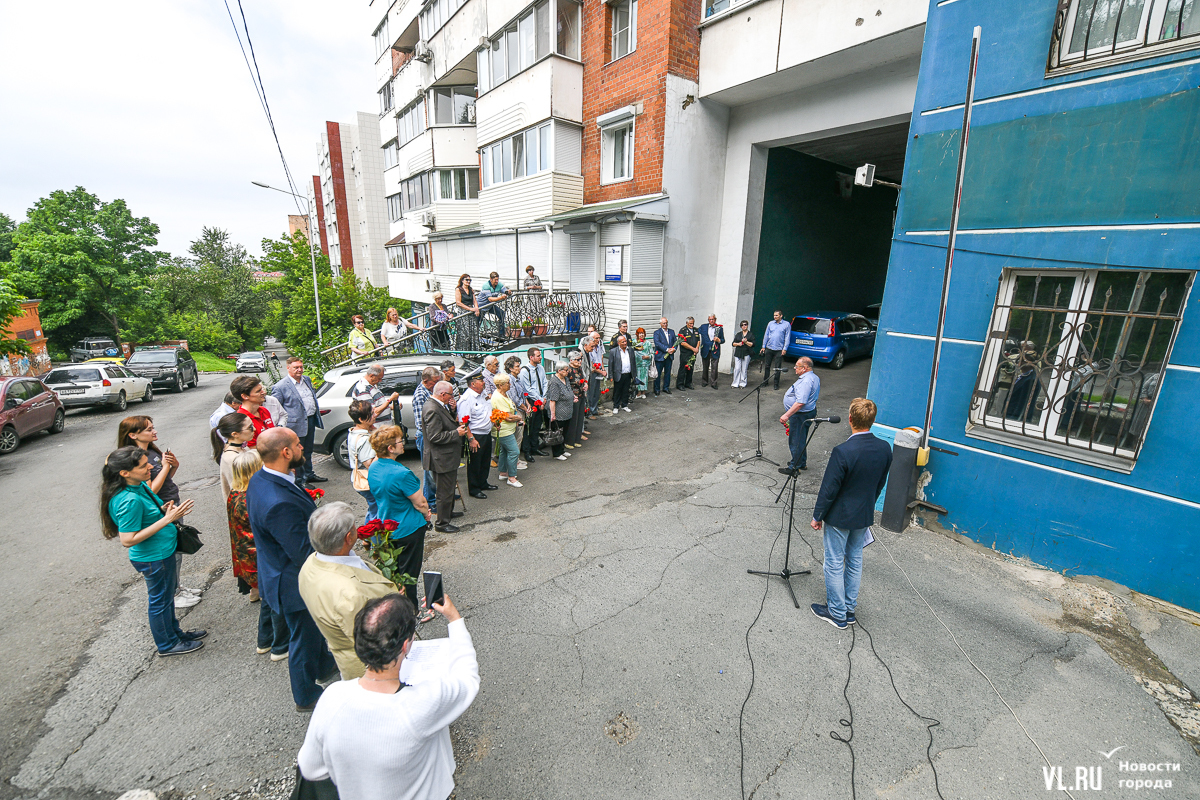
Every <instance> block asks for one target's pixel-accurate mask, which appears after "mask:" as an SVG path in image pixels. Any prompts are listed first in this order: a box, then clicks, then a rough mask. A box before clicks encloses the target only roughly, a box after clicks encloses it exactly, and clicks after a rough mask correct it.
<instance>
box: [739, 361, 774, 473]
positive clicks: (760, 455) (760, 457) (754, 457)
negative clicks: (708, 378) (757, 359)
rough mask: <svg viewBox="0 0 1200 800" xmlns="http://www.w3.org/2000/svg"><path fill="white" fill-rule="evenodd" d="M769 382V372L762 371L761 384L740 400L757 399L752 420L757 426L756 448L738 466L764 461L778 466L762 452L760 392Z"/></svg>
mask: <svg viewBox="0 0 1200 800" xmlns="http://www.w3.org/2000/svg"><path fill="white" fill-rule="evenodd" d="M770 380H771V373H770V371H768V370H765V369H764V370H763V382H762V383H760V384H759V385H758V386H755V387H754V389H753V390H752V391H750V392H749V393H748V394H747V395H746V397H743V398H742V400H745V399H746V398H748V397H750V395H755V396H756V397H757V399H756V400H755V401H754V418H755V420H756V421H757V426H758V448H757V449H756V450H755V451H754V455H752V456H747V457H746V458H743V459H742V460H741V461H739V462H737V463H738V464H745V463H746V462H747V461H765V462H767V463H768V464H772V465H774V466H776V467H778V466H779V464H778V463H777V462H775V461H772V460H771V459H769V458H767V457H766V456H764V455H763V451H762V390H763V389H765V388H766V386H767V383H768V382H770ZM742 400H738V402H739V403H741V402H742Z"/></svg>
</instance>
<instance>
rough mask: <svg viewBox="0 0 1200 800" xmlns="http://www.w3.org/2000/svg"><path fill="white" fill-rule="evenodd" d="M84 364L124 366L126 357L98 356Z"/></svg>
mask: <svg viewBox="0 0 1200 800" xmlns="http://www.w3.org/2000/svg"><path fill="white" fill-rule="evenodd" d="M83 363H84V364H124V363H125V356H96V357H95V358H89V359H88V360H87V361H84V362H83Z"/></svg>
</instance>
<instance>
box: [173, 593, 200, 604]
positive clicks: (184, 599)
mask: <svg viewBox="0 0 1200 800" xmlns="http://www.w3.org/2000/svg"><path fill="white" fill-rule="evenodd" d="M199 602H200V598H199V597H196V596H194V595H190V594H184V593H183V592H180V593H179V594H177V595H175V607H176V608H191V607H192V606H194V605H196V604H197V603H199Z"/></svg>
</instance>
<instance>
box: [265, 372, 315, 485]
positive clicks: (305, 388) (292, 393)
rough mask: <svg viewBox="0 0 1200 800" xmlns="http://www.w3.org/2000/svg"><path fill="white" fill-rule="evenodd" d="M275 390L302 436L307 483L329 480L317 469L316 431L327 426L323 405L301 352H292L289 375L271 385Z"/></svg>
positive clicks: (274, 394) (290, 420)
mask: <svg viewBox="0 0 1200 800" xmlns="http://www.w3.org/2000/svg"><path fill="white" fill-rule="evenodd" d="M271 394H272V395H273V396H274V397H275V399H276V400H278V401H279V403H280V405H282V406H283V410H284V411H286V412H287V422H286V423H285V424H286V425H287V426H288V427H289V428H291V429H292V430H293V431H295V432H296V435H297V436H299V437H300V445H301V447H303V448H304V470H303V471H302V473H301V475H302V478H301V479H302V481H303V482H304V483H322V482H324V481H327V480H329V479H328V478H323V477H321V476H320V475H318V474H317V473H315V472H313V465H312V449H313V434H315V433H316V431H317V428H324V427H325V425H324V424H323V423H322V422H321V409H320V407H319V406H318V405H317V393H316V391H315V390H314V389H313V385H312V381H311V380H310V379H309V378H308V377H307V376H305V374H304V362H303V361H301V360H300V357H299V356H288V358H287V375H285V376H283V377H282V378H280V379H279V382H278V383H276V384H275V386H274V388H272V389H271Z"/></svg>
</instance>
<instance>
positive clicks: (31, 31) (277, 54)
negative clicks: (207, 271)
mask: <svg viewBox="0 0 1200 800" xmlns="http://www.w3.org/2000/svg"><path fill="white" fill-rule="evenodd" d="M241 2H242V6H243V8H244V10H245V14H246V21H247V23H248V25H249V29H250V36H251V37H252V40H253V42H254V50H255V54H256V55H257V59H258V66H259V70H260V71H261V73H262V79H263V83H264V84H265V87H266V92H267V100H268V101H269V103H270V106H271V112H272V116H273V117H274V119H275V128H276V131H277V132H278V134H279V141H280V143H281V144H282V147H283V153H284V155H285V156H286V157H287V161H288V166H289V167H290V168H291V171H292V175H293V177H294V178H295V180H296V182H297V185H298V186H299V187H300V189H299V191H300V193H301V194H303V193H304V192H305V189H304V183H303V181H305V180H307V181H309V182H310V183H311V180H312V179H311V176H312V175H313V174H314V173H315V172H316V166H317V155H316V145H317V141H318V139H319V137H320V134H321V132H322V131H323V130H324V122H325V120H333V121H340V122H350V121H353V120H354V112H356V111H376V110H377V107H378V100H377V98H376V95H375V90H374V86H373V84H374V74H375V68H374V52H373V45H372V41H371V31H372V30H373V29H374V27H375V24H376V23H377V21H378V19H381V18H382V17H383V14H384V10H383V5H382V3H381V2H380V0H375V2H374V5H373V6H372V5H371V4H370V3H369V2H368V0H241ZM229 7H230V8H231V9H232V10H233V14H234V17H235V18H236V19H238V21H239V23H240V18H239V17H238V5H237V0H229ZM252 180H257V181H262V182H263V183H267V184H270V185H272V186H278V187H280V188H286V187H287V181H286V179H285V177H284V173H283V166H282V164H281V162H280V158H279V153H278V151H277V150H276V146H275V141H274V139H273V138H272V136H271V131H270V128H269V127H268V124H267V119H266V115H265V114H264V113H263V110H262V106H261V105H260V104H259V101H258V98H257V97H256V95H255V90H254V86H253V84H252V83H251V80H250V72H249V70H248V69H247V67H246V64H245V62H244V60H243V57H242V52H241V50H240V49H239V48H238V43H237V39H236V38H235V36H234V31H233V25H232V24H231V23H230V21H229V16H228V15H227V13H226V10H225V2H224V0H105V1H104V2H95V0H91V2H82V1H81V0H57V1H55V2H47V1H45V0H43V1H41V2H20V0H0V212H4V213H6V214H8V215H9V216H10V217H12V218H13V219H15V220H17V221H18V222H20V221H21V220H23V219H24V218H25V214H26V211H27V209H29V208H30V207H31V206H32V205H33V204H34V203H35V202H36V201H37V200H38V198H41V197H45V196H47V195H48V194H50V192H52V191H54V190H56V189H64V190H69V189H72V188H74V187H75V186H83V187H84V188H85V189H87V190H88V191H89V192H91V193H92V194H94V195H97V196H98V197H99V198H100V199H101V200H103V201H105V202H107V201H111V200H114V199H116V198H121V199H124V200H125V202H126V203H127V204H128V205H129V208H130V210H131V211H132V212H133V214H134V215H135V216H139V217H149V218H150V220H151V221H152V222H154V223H156V224H157V225H158V226H159V227H160V229H161V230H160V233H159V237H158V239H159V241H158V248H159V249H160V250H165V251H168V252H170V253H173V254H175V255H183V254H185V253H186V251H187V248H188V245H189V243H190V242H191V241H192V240H193V239H196V238H198V237H199V235H200V230H201V228H202V227H204V226H208V227H218V228H224V229H226V230H228V231H229V233H230V237H231V238H232V240H233V241H234V242H237V243H240V244H242V245H244V246H245V247H246V249H247V250H248V251H249V252H250V253H251V254H254V255H260V254H261V249H262V248H261V246H260V241H261V240H262V239H263V238H264V237H265V238H275V237H278V236H280V235H281V234H285V233H286V232H287V215H288V214H296V213H301V212H297V210H296V206H295V203H294V202H293V200H292V198H290V197H288V196H287V195H285V194H279V193H277V192H271V191H268V190H266V189H260V188H258V187H256V186H252V185H251V184H250V181H252ZM303 205H304V204H303V202H301V206H303Z"/></svg>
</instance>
